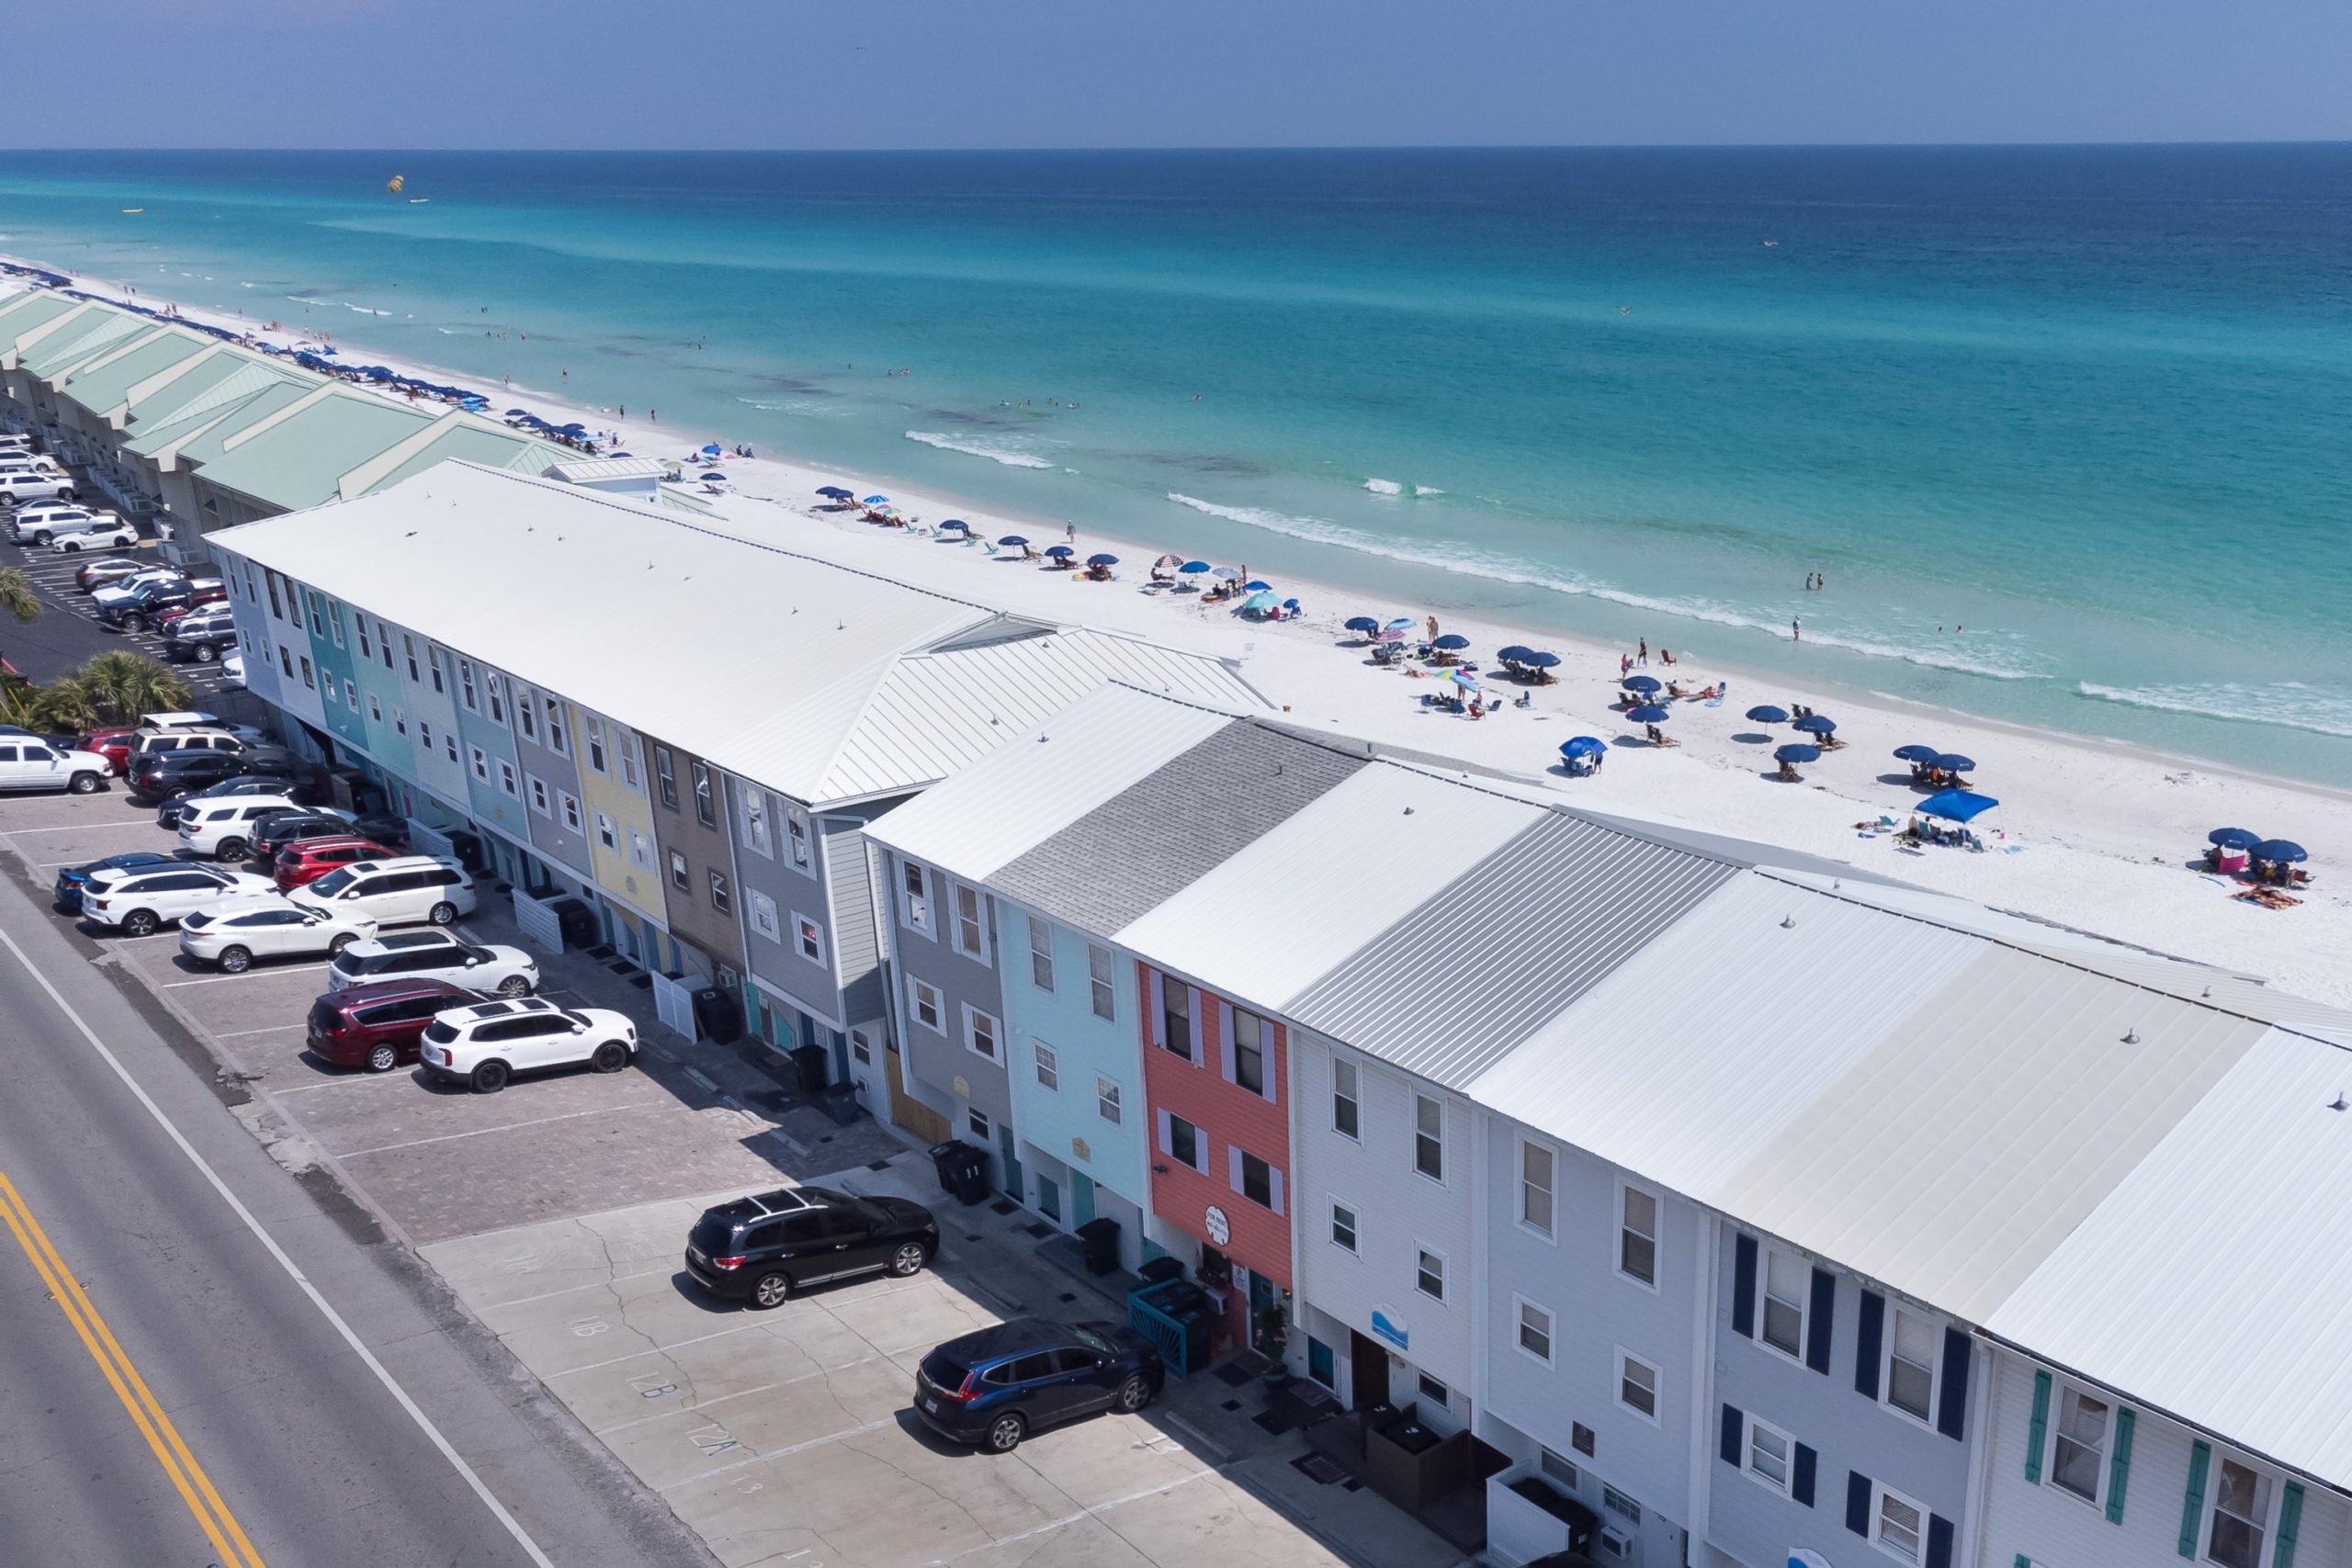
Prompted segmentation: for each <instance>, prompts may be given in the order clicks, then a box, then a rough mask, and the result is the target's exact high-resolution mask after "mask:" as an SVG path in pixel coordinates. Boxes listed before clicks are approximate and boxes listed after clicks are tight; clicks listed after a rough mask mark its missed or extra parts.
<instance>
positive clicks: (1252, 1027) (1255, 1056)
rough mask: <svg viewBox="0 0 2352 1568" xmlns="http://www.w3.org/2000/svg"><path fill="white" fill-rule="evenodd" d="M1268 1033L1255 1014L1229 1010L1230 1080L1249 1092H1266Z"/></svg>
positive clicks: (1248, 1011)
mask: <svg viewBox="0 0 2352 1568" xmlns="http://www.w3.org/2000/svg"><path fill="white" fill-rule="evenodd" d="M1272 1033H1273V1031H1272V1029H1270V1028H1269V1027H1267V1024H1266V1021H1265V1020H1264V1019H1262V1018H1260V1017H1259V1016H1258V1015H1257V1014H1256V1013H1254V1012H1251V1011H1250V1010H1248V1009H1247V1008H1235V1009H1234V1010H1233V1081H1234V1082H1235V1083H1237V1084H1238V1085H1240V1086H1241V1087H1242V1088H1243V1089H1248V1090H1249V1091H1250V1093H1251V1094H1255V1095H1260V1096H1263V1095H1264V1094H1265V1092H1266V1041H1267V1039H1268V1037H1269V1036H1271V1035H1272Z"/></svg>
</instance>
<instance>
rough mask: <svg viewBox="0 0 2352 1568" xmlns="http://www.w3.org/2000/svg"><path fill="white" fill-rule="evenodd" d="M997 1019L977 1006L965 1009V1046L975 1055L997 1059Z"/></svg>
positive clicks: (992, 1059)
mask: <svg viewBox="0 0 2352 1568" xmlns="http://www.w3.org/2000/svg"><path fill="white" fill-rule="evenodd" d="M998 1032H999V1029H998V1025H997V1021H996V1020H995V1019H993V1018H990V1017H989V1015H988V1014H986V1013H984V1012H982V1011H981V1010H979V1009H978V1008H975V1007H967V1008H966V1009H965V1010H964V1047H965V1049H966V1050H967V1051H970V1052H971V1053H972V1054H973V1055H977V1056H986V1057H987V1058H988V1059H989V1061H991V1062H993V1061H995V1060H996V1059H997V1035H998Z"/></svg>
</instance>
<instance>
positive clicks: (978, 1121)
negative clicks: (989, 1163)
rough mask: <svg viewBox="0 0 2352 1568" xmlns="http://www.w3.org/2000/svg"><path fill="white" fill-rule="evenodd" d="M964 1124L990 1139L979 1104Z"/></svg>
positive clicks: (984, 1140)
mask: <svg viewBox="0 0 2352 1568" xmlns="http://www.w3.org/2000/svg"><path fill="white" fill-rule="evenodd" d="M964 1125H965V1127H966V1128H967V1130H968V1131H969V1132H970V1133H971V1134H972V1136H974V1137H976V1138H978V1139H979V1141H980V1142H981V1143H983V1144H986V1143H987V1142H988V1141H989V1136H990V1134H989V1113H988V1112H987V1111H983V1110H981V1109H980V1108H979V1107H978V1106H977V1105H975V1106H973V1107H972V1108H971V1109H970V1110H968V1111H965V1112H964ZM1032 1375H1035V1374H1032Z"/></svg>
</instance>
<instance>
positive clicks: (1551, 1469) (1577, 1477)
mask: <svg viewBox="0 0 2352 1568" xmlns="http://www.w3.org/2000/svg"><path fill="white" fill-rule="evenodd" d="M1540 1452H1541V1457H1540V1458H1539V1459H1538V1460H1537V1461H1536V1465H1537V1467H1538V1468H1539V1469H1541V1470H1542V1471H1543V1472H1544V1478H1545V1479H1546V1480H1548V1481H1555V1482H1557V1483H1559V1484H1561V1485H1562V1486H1565V1487H1566V1488H1567V1489H1568V1494H1569V1495H1571V1496H1573V1495H1576V1493H1577V1490H1578V1489H1579V1488H1580V1487H1582V1486H1583V1485H1584V1472H1582V1471H1580V1470H1578V1469H1577V1467H1576V1464H1575V1462H1574V1461H1570V1460H1565V1459H1562V1458H1561V1457H1560V1456H1559V1455H1558V1454H1555V1453H1554V1452H1553V1451H1552V1450H1550V1449H1543V1450H1540Z"/></svg>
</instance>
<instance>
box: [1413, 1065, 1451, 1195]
mask: <svg viewBox="0 0 2352 1568" xmlns="http://www.w3.org/2000/svg"><path fill="white" fill-rule="evenodd" d="M1425 1105H1426V1106H1430V1107H1433V1108H1434V1109H1435V1110H1436V1111H1437V1134H1436V1135H1435V1137H1434V1138H1432V1137H1431V1136H1430V1134H1429V1133H1427V1132H1425V1131H1423V1130H1422V1127H1421V1107H1423V1106H1425ZM1425 1143H1434V1144H1435V1145H1436V1146H1437V1174H1436V1175H1434V1176H1432V1175H1430V1173H1429V1172H1428V1171H1426V1170H1424V1169H1422V1168H1421V1149H1422V1145H1424V1144H1425ZM1447 1163H1448V1162H1447V1160H1446V1157H1445V1101H1443V1100H1440V1099H1438V1098H1437V1096H1435V1095H1433V1094H1423V1093H1421V1092H1420V1091H1419V1089H1416V1090H1414V1091H1413V1166H1412V1169H1413V1174H1414V1175H1416V1176H1418V1177H1419V1178H1420V1179H1422V1180H1424V1181H1434V1182H1436V1183H1437V1184H1438V1185H1439V1186H1440V1187H1443V1186H1444V1185H1445V1184H1446V1180H1445V1178H1446V1165H1447Z"/></svg>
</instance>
